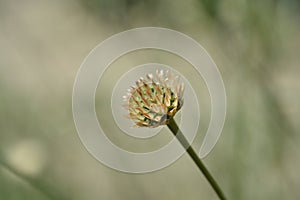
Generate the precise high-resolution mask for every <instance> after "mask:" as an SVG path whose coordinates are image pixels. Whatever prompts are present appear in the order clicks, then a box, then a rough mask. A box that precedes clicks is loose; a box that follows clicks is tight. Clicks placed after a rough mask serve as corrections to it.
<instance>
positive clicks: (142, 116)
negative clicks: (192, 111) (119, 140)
mask: <svg viewBox="0 0 300 200" xmlns="http://www.w3.org/2000/svg"><path fill="white" fill-rule="evenodd" d="M183 92H184V84H183V82H181V81H180V77H179V76H175V75H174V74H173V73H172V72H170V71H163V70H160V71H158V70H157V71H156V74H155V77H154V76H153V75H152V74H147V75H146V79H143V78H140V79H139V80H138V81H136V86H133V87H131V88H130V89H128V93H127V95H125V96H123V100H124V101H126V102H127V103H128V105H126V108H127V109H128V112H129V115H128V116H129V118H130V119H131V120H133V121H134V123H135V124H136V126H137V127H150V128H155V127H158V126H160V125H166V124H168V122H169V119H171V118H172V117H173V116H174V115H175V114H176V113H177V112H178V111H179V110H180V108H181V107H182V105H183Z"/></svg>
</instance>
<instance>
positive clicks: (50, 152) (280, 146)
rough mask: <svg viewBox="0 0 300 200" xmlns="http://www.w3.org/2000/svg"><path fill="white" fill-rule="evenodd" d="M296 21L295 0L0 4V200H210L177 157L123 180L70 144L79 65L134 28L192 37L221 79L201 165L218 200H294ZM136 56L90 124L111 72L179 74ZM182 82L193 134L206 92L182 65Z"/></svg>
mask: <svg viewBox="0 0 300 200" xmlns="http://www.w3.org/2000/svg"><path fill="white" fill-rule="evenodd" d="M299 10H300V1H298V0H264V1H259V0H253V1H246V0H235V1H234V0H228V1H221V0H186V1H180V0H164V1H158V0H152V1H150V0H141V1H138V0H101V1H96V0H91V1H85V0H65V1H59V0H40V1H34V0H28V1H16V0H11V1H10V0H6V1H5V0H0V46H1V48H0V92H1V93H0V199H1V200H2V199H3V200H10V199H11V200H14V199H16V200H19V199H30V200H35V199H36V200H42V199H74V200H76V199H78V200H79V199H89V200H96V199H112V200H118V199H145V200H146V199H164V200H165V199H173V200H177V199H178V200H179V199H191V200H193V199H195V200H196V199H212V200H213V199H217V197H216V195H215V194H214V192H213V191H212V189H211V188H210V186H209V185H208V183H207V182H206V180H205V179H204V177H203V176H202V175H201V174H200V173H199V172H198V170H197V168H196V167H195V165H194V163H193V162H192V161H191V159H190V158H189V157H188V156H187V155H184V156H183V157H182V158H180V159H179V160H178V161H177V162H176V163H174V164H172V165H171V166H169V167H167V168H165V169H163V170H160V171H157V172H154V173H148V174H143V175H131V174H124V173H120V172H117V171H114V170H112V169H109V168H107V167H105V166H104V165H102V164H101V163H99V162H98V161H96V160H95V159H94V158H93V157H92V156H91V155H90V154H89V153H88V152H87V151H86V150H85V148H84V146H83V145H82V143H81V142H80V140H79V137H78V136H77V133H76V130H75V126H74V123H73V118H72V109H71V102H72V99H71V98H72V86H73V83H74V80H75V76H76V72H77V70H78V68H79V66H80V64H81V62H82V61H83V59H84V58H85V56H86V55H87V54H88V53H89V51H90V50H91V49H92V48H93V47H94V46H96V45H97V44H98V43H99V42H101V41H103V40H104V39H106V38H107V37H109V36H111V35H113V34H115V33H118V32H121V31H124V30H127V29H130V28H134V27H143V26H160V27H166V28H171V29H175V30H178V31H181V32H183V33H185V34H187V35H189V36H191V37H193V38H194V39H196V40H197V41H198V42H199V43H200V44H202V45H203V46H204V47H205V48H206V49H207V51H208V52H209V53H210V55H211V56H212V58H213V59H214V61H215V62H216V64H217V65H218V67H219V69H220V72H221V74H222V76H223V79H224V82H225V87H226V92H227V98H228V99H227V100H228V107H227V119H226V124H225V127H224V130H223V134H222V136H221V139H220V140H219V142H218V144H217V146H216V148H215V149H214V151H213V152H212V153H211V154H210V156H209V157H207V158H206V159H204V162H205V163H206V164H207V166H208V168H209V169H211V171H212V173H213V175H214V176H215V178H216V179H217V180H218V182H219V183H220V185H221V187H222V188H223V190H224V192H225V193H226V195H227V196H228V199H232V200H241V199H249V200H252V199H261V200H266V199H272V200H277V199H278V200H282V199H295V200H296V199H300V191H299V187H300V171H299V169H300V150H299V149H298V147H299V145H300V140H299V139H300V137H299V130H300V124H299V118H300V104H299V100H300V79H299V75H300V67H299V63H300V54H299V53H300V39H299V35H300V15H299ZM144 53H145V52H144ZM135 54H136V55H128V56H125V57H124V58H122V59H123V60H122V59H120V61H118V62H116V63H114V66H112V68H111V70H110V71H108V72H107V74H106V77H111V76H109V74H115V77H114V78H113V79H109V78H107V79H105V78H104V79H103V80H102V82H101V86H102V88H101V87H99V90H101V92H98V93H97V99H98V100H97V105H96V106H97V110H98V111H99V112H98V116H99V118H101V116H103V113H102V112H101V110H102V109H105V105H106V103H107V102H109V101H110V99H109V98H110V95H109V94H111V88H112V85H113V84H114V81H116V80H117V79H118V77H120V76H121V74H122V73H120V71H118V69H119V68H120V67H121V66H135V65H137V64H142V63H144V62H146V61H147V62H149V61H150V62H160V61H163V62H164V63H165V64H168V65H170V66H173V65H177V66H180V63H181V62H182V65H184V63H183V61H182V60H180V59H178V58H176V57H175V56H174V55H173V56H172V55H170V54H168V53H159V52H158V51H153V52H151V51H148V52H146V53H145V54H143V52H136V53H135ZM176 59H177V60H176ZM122 69H124V68H122ZM181 71H182V73H184V74H185V76H186V77H187V78H189V80H190V81H191V83H196V86H195V87H196V88H197V91H198V92H199V94H198V95H199V96H200V98H202V94H203V98H202V99H203V103H202V105H201V110H202V112H201V116H202V119H203V127H204V128H203V130H200V132H203V133H204V132H205V128H206V127H207V124H208V122H209V117H210V114H209V110H210V104H209V97H208V94H207V91H204V90H205V87H202V86H199V88H198V86H197V81H198V82H201V81H202V80H201V77H197V76H196V77H195V75H194V74H195V73H193V70H192V68H191V67H190V66H187V67H184V68H181ZM194 85H195V84H194ZM202 85H203V84H202ZM201 88H202V90H203V91H202V90H201ZM104 120H105V118H104ZM105 124H106V126H115V123H114V122H113V121H112V120H106V121H105ZM123 137H124V136H112V139H113V141H114V142H116V143H122V142H123ZM168 137H171V135H170V136H168ZM197 137H198V136H197ZM202 138H203V134H202V135H201V134H200V136H199V138H198V139H197V140H196V141H195V144H193V145H194V146H195V147H199V146H200V144H201V139H202ZM167 139H168V138H167ZM133 142H138V141H130V142H127V143H125V144H123V146H124V147H126V146H127V147H128V148H129V149H130V147H132V146H131V144H132V143H133ZM123 143H124V142H123ZM142 144H143V145H140V146H139V148H141V149H142V148H143V147H146V148H152V147H153V146H152V145H157V144H156V143H155V144H147V143H146V142H145V141H143V143H142ZM131 150H133V149H131Z"/></svg>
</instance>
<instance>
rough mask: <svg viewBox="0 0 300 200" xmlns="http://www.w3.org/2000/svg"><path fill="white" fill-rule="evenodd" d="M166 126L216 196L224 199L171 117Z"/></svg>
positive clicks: (221, 192) (214, 181)
mask: <svg viewBox="0 0 300 200" xmlns="http://www.w3.org/2000/svg"><path fill="white" fill-rule="evenodd" d="M168 128H169V129H170V130H171V132H172V133H173V134H174V135H175V136H176V138H177V139H178V140H179V142H180V143H181V145H182V146H183V147H184V148H185V149H186V150H187V152H188V154H189V155H190V157H191V158H192V159H193V161H194V162H195V164H196V165H197V167H198V168H199V169H200V171H201V172H202V173H203V175H204V176H205V178H206V179H207V181H208V182H209V183H210V185H211V187H212V188H213V189H214V191H215V192H216V193H217V195H218V197H219V198H220V199H221V200H226V197H225V195H224V193H223V191H222V190H221V188H220V187H219V185H218V184H217V182H216V180H215V179H214V178H213V177H212V175H211V174H210V172H209V171H208V169H207V168H206V167H205V165H204V164H203V162H202V161H201V160H200V158H199V157H198V155H197V153H196V152H195V150H194V149H193V148H192V146H190V144H189V142H188V141H187V139H186V138H185V136H184V135H183V133H182V132H181V130H180V129H179V127H178V126H177V124H176V122H175V120H174V119H173V118H171V119H170V120H169V123H168Z"/></svg>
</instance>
